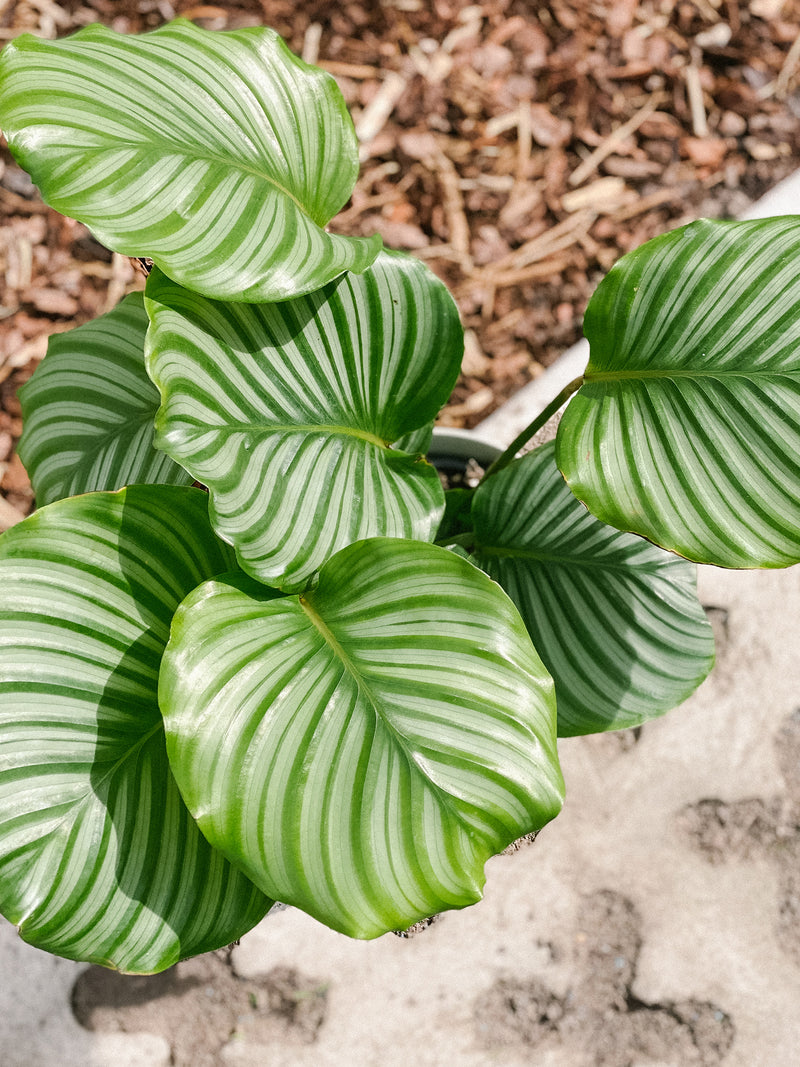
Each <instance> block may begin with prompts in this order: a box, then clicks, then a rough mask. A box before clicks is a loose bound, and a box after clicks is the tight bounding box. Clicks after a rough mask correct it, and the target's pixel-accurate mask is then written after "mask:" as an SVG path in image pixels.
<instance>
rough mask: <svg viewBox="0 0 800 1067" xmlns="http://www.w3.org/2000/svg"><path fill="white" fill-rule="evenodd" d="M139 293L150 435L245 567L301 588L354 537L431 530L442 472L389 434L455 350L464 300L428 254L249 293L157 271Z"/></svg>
mask: <svg viewBox="0 0 800 1067" xmlns="http://www.w3.org/2000/svg"><path fill="white" fill-rule="evenodd" d="M146 304H147V307H148V310H149V313H150V317H151V320H152V323H153V326H152V329H151V332H150V334H149V342H148V343H149V346H150V347H149V355H148V369H149V371H150V374H151V376H152V378H153V380H154V381H155V382H156V384H157V385H158V387H159V389H160V390H161V394H162V399H163V406H162V408H161V410H160V412H159V414H158V417H157V420H156V426H157V430H158V436H157V440H156V443H157V446H158V447H159V448H163V449H164V451H165V452H167V454H168V455H170V456H172V458H173V459H175V460H177V461H178V462H179V463H180V464H181V465H182V466H184V467H186V469H187V470H188V471H190V472H191V473H192V475H193V477H195V478H196V479H198V480H199V481H201V482H202V483H203V484H204V485H207V486H208V487H209V491H210V494H211V515H212V521H213V522H214V525H215V528H216V529H217V531H218V533H219V534H220V536H222V537H223V538H224V539H225V540H226V541H229V542H230V543H232V544H233V545H235V547H236V551H237V554H238V557H239V561H240V563H241V565H242V567H243V568H244V569H245V570H246V571H247V572H248V573H250V574H252V575H253V576H254V577H256V578H259V579H260V580H262V581H264V582H266V583H267V584H268V585H277V586H280V587H281V588H283V589H285V590H288V591H296V590H298V589H301V588H302V587H303V586H304V585H305V583H306V581H307V580H308V579H309V577H310V576H311V575H312V574H313V573H314V572H315V571H316V570H318V569H319V567H320V566H321V565H322V564H323V563H324V562H325V560H326V559H329V558H330V557H331V556H332V555H333V554H334V553H335V552H337V551H338V550H339V549H340V548H343V547H344V546H345V545H348V544H351V543H352V542H353V541H357V540H359V539H361V538H364V537H370V536H384V535H385V536H391V537H411V538H419V539H420V540H430V539H432V538H433V536H434V534H435V533H436V528H437V525H438V522H439V518H440V517H441V513H442V509H443V501H444V495H443V491H442V488H441V485H440V483H439V478H438V476H437V474H436V471H435V470H434V469H433V467H432V466H430V464H428V463H426V462H425V461H424V460H422V459H420V458H419V457H418V456H414V455H408V454H406V453H404V452H398V451H397V450H395V449H393V448H391V447H390V442H392V441H396V440H398V438H400V437H401V436H402V435H404V434H406V433H408V432H409V431H411V430H414V429H416V428H417V427H420V426H424V425H425V424H426V423H428V422H429V421H430V420H431V419H433V417H434V416H435V414H436V413H437V412H438V410H439V408H440V407H441V406H442V404H443V403H444V402H445V401H446V399H447V397H448V396H449V395H450V391H451V389H452V387H453V384H454V382H455V379H456V377H457V375H458V369H459V365H460V361H461V354H462V346H463V334H462V330H461V325H460V323H459V319H458V311H457V309H456V306H455V304H454V302H453V300H452V298H451V296H450V295H449V293H448V292H447V290H446V289H445V287H444V286H443V285H442V283H441V282H439V281H438V280H437V279H436V277H435V276H434V275H433V274H432V273H431V271H429V270H428V269H427V267H425V266H423V265H422V264H421V263H420V262H419V261H417V260H414V259H412V258H411V257H409V256H404V255H401V254H399V253H388V252H384V253H382V254H381V255H380V257H379V258H378V259H377V260H376V262H375V264H374V265H373V266H372V267H371V268H370V269H369V270H367V271H365V272H364V273H363V274H360V275H355V274H348V275H346V276H345V277H344V278H340V279H338V280H337V281H335V282H331V284H330V285H328V286H326V287H325V288H324V289H322V290H320V291H319V292H317V293H313V294H311V295H309V296H304V297H298V298H296V299H295V300H292V301H286V302H283V303H279V304H251V305H243V304H221V303H216V302H213V301H210V300H207V299H206V298H204V297H202V296H198V295H197V294H195V293H190V292H188V291H187V290H185V289H182V288H181V287H180V286H177V285H175V284H174V283H173V282H170V281H169V279H167V278H165V277H164V276H163V275H161V274H157V273H154V274H152V275H151V276H150V279H149V280H148V285H147V300H146Z"/></svg>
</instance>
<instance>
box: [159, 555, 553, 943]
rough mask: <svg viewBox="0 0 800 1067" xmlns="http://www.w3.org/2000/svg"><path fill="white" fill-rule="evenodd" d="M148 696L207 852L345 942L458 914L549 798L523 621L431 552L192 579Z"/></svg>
mask: <svg viewBox="0 0 800 1067" xmlns="http://www.w3.org/2000/svg"><path fill="white" fill-rule="evenodd" d="M160 699H161V706H162V708H163V710H164V718H165V724H166V729H167V739H168V742H167V743H168V750H169V754H170V760H171V763H172V766H173V768H174V770H175V774H176V777H177V779H178V782H179V784H180V787H181V792H182V793H183V795H184V797H185V798H186V802H187V804H188V805H189V808H190V810H192V811H193V812H194V813H195V815H196V817H197V819H198V822H199V824H200V826H201V828H202V830H203V833H204V834H205V835H206V836H207V838H208V839H209V841H211V842H212V843H213V844H215V845H216V846H217V847H218V848H220V849H222V850H223V851H224V852H225V854H226V855H227V856H229V858H230V859H231V860H233V862H235V863H236V864H237V865H238V866H239V867H241V869H242V870H244V871H246V872H247V874H248V875H249V876H250V877H251V878H252V879H253V881H254V882H255V883H256V884H257V885H259V886H260V887H261V888H262V889H263V890H264V892H265V893H267V894H269V895H270V896H274V897H276V898H278V899H280V900H282V901H285V902H287V903H291V904H296V905H297V906H298V907H301V908H303V909H305V910H306V911H308V912H309V913H310V914H311V915H313V916H315V917H316V918H318V919H320V920H321V921H323V922H325V923H326V924H328V925H329V926H331V927H333V928H334V929H336V930H341V931H343V932H345V933H348V934H350V935H351V936H354V937H362V938H370V937H376V936H378V935H379V934H381V933H384V932H386V931H387V930H392V929H399V928H404V927H406V926H408V925H410V924H411V923H413V922H414V921H416V920H417V919H419V918H422V917H425V916H427V915H430V914H432V913H434V912H436V911H441V910H443V909H446V908H456V907H463V906H464V905H467V904H470V903H472V902H474V901H475V900H477V899H478V898H479V896H480V893H481V887H482V885H483V880H484V874H483V865H484V863H485V861H486V859H487V858H488V857H489V856H491V855H492V854H494V853H495V852H498V851H500V850H502V848H504V847H505V846H506V845H507V844H508V843H509V842H510V841H512V840H514V839H515V838H517V837H520V836H521V835H522V834H524V833H527V832H530V831H531V830H533V829H535V828H537V827H539V826H541V825H543V824H544V823H545V822H547V821H548V820H549V819H550V818H552V817H553V816H554V815H555V814H556V813H557V812H558V810H559V808H560V805H561V801H562V791H563V783H562V780H561V775H560V771H559V768H558V762H557V756H556V752H555V713H554V705H553V696H552V682H551V680H550V678H549V676H548V675H547V673H546V671H545V670H544V668H543V666H542V664H541V661H540V660H539V659H538V657H537V656H536V654H535V652H534V650H533V647H532V646H531V644H530V641H529V639H528V636H527V634H526V633H525V628H524V626H523V624H522V621H521V619H520V618H519V616H518V614H517V612H516V610H515V609H514V607H513V605H512V604H511V602H510V601H509V600H508V598H507V597H506V596H505V594H503V592H502V591H501V590H500V589H499V588H498V587H497V586H496V585H495V584H494V583H493V582H491V581H490V580H489V579H488V578H487V577H486V576H485V575H483V574H482V573H481V572H480V571H479V570H477V568H475V567H473V566H472V565H471V564H469V563H468V562H467V561H465V560H462V559H460V558H458V557H456V556H455V555H453V554H452V553H449V552H447V551H445V550H444V549H440V548H436V547H435V546H432V545H426V544H423V543H420V542H414V541H401V540H394V539H386V538H377V539H371V540H367V541H363V542H359V543H357V544H355V545H351V546H349V547H348V548H346V549H343V550H342V551H341V552H340V553H338V554H337V555H336V556H335V557H334V558H333V560H331V561H330V562H329V563H328V564H327V565H326V566H325V567H324V568H323V570H322V572H321V575H320V579H319V583H318V585H317V586H316V587H315V588H314V589H313V591H311V592H309V593H306V594H303V595H302V596H279V597H276V596H275V594H274V593H272V592H268V591H265V590H264V588H263V587H262V586H259V585H258V584H257V583H255V582H253V581H252V580H251V579H249V578H247V577H245V576H238V577H234V578H225V577H222V578H219V579H217V580H215V581H211V582H208V583H206V584H205V585H203V586H201V587H200V588H199V589H197V590H196V591H195V592H194V593H193V594H191V595H190V596H189V597H188V598H187V600H185V601H184V603H183V604H182V605H181V607H180V609H179V611H178V613H177V615H176V619H175V623H174V626H173V630H172V637H171V639H170V643H169V646H168V648H167V652H166V653H165V657H164V662H163V667H162V672H161V684H160Z"/></svg>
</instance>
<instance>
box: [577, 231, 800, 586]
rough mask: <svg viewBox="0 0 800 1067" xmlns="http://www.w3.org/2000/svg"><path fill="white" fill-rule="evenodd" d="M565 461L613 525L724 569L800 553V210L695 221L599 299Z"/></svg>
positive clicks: (638, 255) (616, 277) (783, 562)
mask: <svg viewBox="0 0 800 1067" xmlns="http://www.w3.org/2000/svg"><path fill="white" fill-rule="evenodd" d="M585 331H586V336H587V337H588V338H589V341H590V343H591V359H590V361H589V366H588V367H587V370H586V376H585V384H584V385H583V387H582V388H581V390H580V391H579V392H578V394H577V395H576V396H575V397H574V399H573V400H572V402H571V403H570V404H569V406H568V408H567V410H566V412H565V414H564V417H563V419H562V420H561V424H560V426H559V431H558V447H557V458H558V465H559V466H560V468H561V470H562V471H563V472H564V476H565V477H566V479H567V481H568V483H569V485H570V487H571V489H572V490H573V492H574V493H575V494H576V495H577V496H578V497H580V499H581V500H583V501H584V502H585V503H586V504H587V505H588V507H589V508H590V509H591V511H593V512H594V514H595V515H597V516H598V518H600V519H602V520H603V521H604V522H607V523H610V524H611V525H612V526H616V527H618V528H620V529H623V530H632V531H633V532H635V533H639V534H642V535H643V536H645V537H647V538H649V539H650V540H652V541H655V542H656V543H657V544H660V545H662V546H663V547H664V548H668V549H670V550H671V551H674V552H677V553H679V554H680V555H682V556H686V557H687V558H689V559H693V560H697V561H698V562H703V563H715V564H717V565H719V566H723V567H785V566H788V565H789V564H791V563H796V562H798V561H800V216H787V217H784V218H775V219H766V220H758V221H751V222H708V221H701V222H696V223H692V224H691V225H690V226H686V227H684V228H683V229H681V230H676V231H674V232H673V233H669V234H666V235H664V236H662V237H657V238H656V239H655V240H653V241H650V242H648V243H647V244H645V245H643V246H642V247H641V248H639V249H637V251H635V252H632V253H630V254H629V255H627V256H625V257H624V258H623V259H622V260H620V262H619V263H618V264H617V266H616V267H614V268H613V270H612V271H611V272H610V273H609V274H608V276H607V277H606V278H605V279H604V280H603V282H602V283H601V284H600V286H599V287H598V289H597V292H596V293H595V295H594V296H593V297H592V300H591V301H590V303H589V307H588V309H587V312H586V320H585Z"/></svg>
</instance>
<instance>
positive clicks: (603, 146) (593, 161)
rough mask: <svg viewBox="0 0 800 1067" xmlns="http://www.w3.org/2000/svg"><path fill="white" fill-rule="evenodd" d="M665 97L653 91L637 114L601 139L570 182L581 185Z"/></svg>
mask: <svg viewBox="0 0 800 1067" xmlns="http://www.w3.org/2000/svg"><path fill="white" fill-rule="evenodd" d="M664 99H665V94H664V93H662V92H657V93H653V94H652V96H650V98H649V99H648V101H647V103H646V104H645V105H644V107H640V108H639V110H638V111H637V112H636V114H635V115H632V116H631V117H630V118H629V119H628V121H627V122H623V123H622V125H621V126H617V128H616V129H615V130H612V131H611V133H610V134H609V135H608V137H606V138H605V140H603V141H601V142H600V144H599V145H598V146H597V148H595V150H594V152H592V154H591V155H590V156H587V157H586V159H584V161H583V163H581V164H580V166H579V167H576V168H575V170H574V171H573V172H572V174H570V176H569V179H568V181H569V184H570V185H580V184H581V182H584V181H586V179H587V178H588V177H589V175H590V174H593V173H594V172H595V171H596V170H597V168H598V167H599V166H600V164H601V163H602V162H603V160H604V159H605V158H606V157H607V156H610V155H611V153H612V152H614V151H615V150H616V148H617V146H618V145H619V144H620V142H621V141H624V140H625V139H626V138H627V137H630V135H631V134H632V133H634V132H635V131H636V130H638V129H639V127H640V126H641V124H642V123H643V122H644V120H645V119H646V118H648V117H649V116H650V115H652V114H653V112H654V111H655V110H656V108H658V106H659V105H660V104H661V103H663V101H664Z"/></svg>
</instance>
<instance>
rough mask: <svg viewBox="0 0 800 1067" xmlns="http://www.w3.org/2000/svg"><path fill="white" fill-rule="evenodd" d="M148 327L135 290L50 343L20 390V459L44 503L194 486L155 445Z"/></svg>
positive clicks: (156, 399) (156, 402)
mask: <svg viewBox="0 0 800 1067" xmlns="http://www.w3.org/2000/svg"><path fill="white" fill-rule="evenodd" d="M147 325H148V320H147V313H146V312H145V310H144V303H143V300H142V294H141V293H132V294H131V295H130V296H126V297H125V299H124V300H122V302H121V303H120V304H118V305H117V307H115V308H114V310H113V311H110V312H109V313H108V314H107V315H102V316H101V317H100V318H99V319H95V320H94V321H93V322H89V323H87V324H86V325H84V326H79V327H78V328H77V329H75V330H69V331H68V332H66V333H59V334H55V335H54V336H53V337H51V338H50V341H49V344H48V346H47V356H46V358H45V359H44V360H43V362H42V363H40V365H39V366H38V368H37V369H36V371H35V373H34V375H33V377H32V378H31V379H30V381H28V382H27V383H26V384H25V385H23V387H22V388H21V389H20V391H19V397H20V400H21V401H22V417H23V426H24V429H23V432H22V438H21V439H20V444H19V454H20V458H21V459H22V462H23V463H24V464H25V466H26V467H27V469H28V473H29V474H30V477H31V482H32V483H33V488H34V491H35V493H36V499H37V502H38V503H39V505H43V504H50V503H52V502H53V501H54V500H60V499H61V498H62V497H65V496H75V495H77V494H78V493H88V492H91V491H92V490H95V489H121V488H122V487H123V486H125V485H130V484H132V483H134V482H139V483H147V484H155V485H159V484H160V485H188V484H189V483H190V482H191V480H192V479H191V477H190V475H188V474H187V473H186V471H185V470H184V469H183V468H182V467H179V466H178V464H177V463H175V462H174V461H173V460H171V459H170V458H169V457H168V456H165V455H164V453H163V452H158V451H156V449H155V447H154V445H153V436H154V432H155V431H154V427H153V420H154V418H155V414H156V411H157V410H158V405H159V401H160V398H159V395H158V390H157V389H156V387H155V386H154V385H153V383H152V382H151V381H150V379H149V378H148V377H147V371H146V370H145V366H144V340H145V334H146V333H147Z"/></svg>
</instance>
